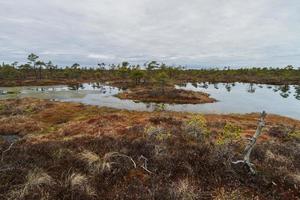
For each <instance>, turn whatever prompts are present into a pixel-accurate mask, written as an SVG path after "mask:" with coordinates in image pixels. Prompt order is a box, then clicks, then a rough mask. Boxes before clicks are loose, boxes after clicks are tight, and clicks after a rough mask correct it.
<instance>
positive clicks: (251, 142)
mask: <svg viewBox="0 0 300 200" xmlns="http://www.w3.org/2000/svg"><path fill="white" fill-rule="evenodd" d="M266 116H267V113H266V112H265V111H263V112H262V113H261V114H260V119H259V121H258V126H257V129H256V131H255V134H254V135H253V136H252V138H250V139H249V143H248V144H247V146H246V148H245V150H244V159H243V160H238V161H235V162H232V163H233V164H238V163H243V164H244V165H245V166H246V167H247V168H248V169H249V170H250V172H251V174H253V175H255V174H256V171H255V169H254V168H253V166H254V164H252V163H251V162H250V155H251V152H252V150H253V148H254V146H255V144H256V141H257V139H258V138H259V136H260V135H261V134H262V129H263V128H264V127H265V117H266Z"/></svg>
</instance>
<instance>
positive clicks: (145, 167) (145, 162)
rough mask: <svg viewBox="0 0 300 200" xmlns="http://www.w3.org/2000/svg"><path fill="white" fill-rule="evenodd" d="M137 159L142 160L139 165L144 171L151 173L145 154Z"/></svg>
mask: <svg viewBox="0 0 300 200" xmlns="http://www.w3.org/2000/svg"><path fill="white" fill-rule="evenodd" d="M139 160H144V163H143V164H142V165H141V168H143V169H144V170H145V171H146V172H148V173H150V174H152V173H153V172H151V171H150V170H149V169H148V158H146V157H145V156H143V155H141V156H140V157H139Z"/></svg>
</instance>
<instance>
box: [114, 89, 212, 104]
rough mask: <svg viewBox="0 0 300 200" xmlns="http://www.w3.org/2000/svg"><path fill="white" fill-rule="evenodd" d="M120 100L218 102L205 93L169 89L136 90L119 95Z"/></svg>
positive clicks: (180, 102) (191, 102) (189, 102)
mask: <svg viewBox="0 0 300 200" xmlns="http://www.w3.org/2000/svg"><path fill="white" fill-rule="evenodd" d="M117 97H119V98H120V99H130V100H134V101H142V102H155V103H178V104H203V103H213V102H216V100H215V99H213V98H211V97H209V94H207V93H204V92H194V91H188V90H182V89H175V88H172V87H167V88H165V89H164V91H163V92H162V91H161V90H160V89H159V88H134V89H132V91H127V92H123V93H119V94H118V95H117Z"/></svg>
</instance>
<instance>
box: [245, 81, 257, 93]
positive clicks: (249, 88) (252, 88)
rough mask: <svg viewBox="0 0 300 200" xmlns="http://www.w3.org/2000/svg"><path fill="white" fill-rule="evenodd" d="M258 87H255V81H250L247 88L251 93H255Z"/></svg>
mask: <svg viewBox="0 0 300 200" xmlns="http://www.w3.org/2000/svg"><path fill="white" fill-rule="evenodd" d="M255 90H256V88H255V87H254V84H253V83H250V84H249V86H248V88H247V92H249V93H255Z"/></svg>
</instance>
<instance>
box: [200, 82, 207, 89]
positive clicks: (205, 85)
mask: <svg viewBox="0 0 300 200" xmlns="http://www.w3.org/2000/svg"><path fill="white" fill-rule="evenodd" d="M200 87H202V88H204V89H207V88H208V84H207V83H206V82H203V83H202V84H201V85H200Z"/></svg>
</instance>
